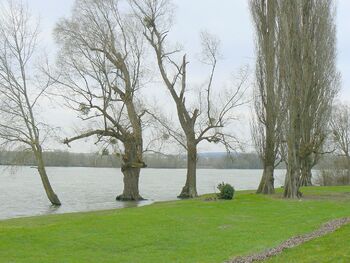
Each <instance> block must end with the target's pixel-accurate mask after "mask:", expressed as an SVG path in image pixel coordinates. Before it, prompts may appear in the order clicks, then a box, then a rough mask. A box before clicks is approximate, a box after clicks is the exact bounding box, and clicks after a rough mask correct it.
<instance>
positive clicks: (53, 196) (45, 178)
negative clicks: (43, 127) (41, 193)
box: [34, 146, 61, 206]
mask: <svg viewBox="0 0 350 263" xmlns="http://www.w3.org/2000/svg"><path fill="white" fill-rule="evenodd" d="M39 148H40V146H39ZM34 155H35V159H36V162H37V165H38V172H39V175H40V178H41V181H42V183H43V186H44V189H45V192H46V195H47V197H48V198H49V200H50V202H51V203H52V204H53V205H57V206H59V205H61V202H60V200H59V199H58V196H57V195H56V194H55V192H54V191H53V189H52V187H51V184H50V181H49V178H48V176H47V174H46V169H45V164H44V160H43V156H42V151H41V149H39V150H35V151H34Z"/></svg>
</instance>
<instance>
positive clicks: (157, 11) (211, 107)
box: [130, 0, 247, 198]
mask: <svg viewBox="0 0 350 263" xmlns="http://www.w3.org/2000/svg"><path fill="white" fill-rule="evenodd" d="M130 2H131V3H132V5H133V7H134V10H135V13H136V15H137V17H138V18H139V20H140V22H141V23H142V25H143V27H144V36H145V39H147V41H148V42H149V44H150V45H151V47H152V48H153V51H154V54H155V58H156V63H157V64H158V68H159V72H160V75H161V78H162V80H163V83H164V84H165V87H166V88H167V90H168V91H169V94H170V96H171V98H172V100H173V101H174V103H175V105H176V111H177V117H178V121H179V123H180V126H181V129H180V130H179V131H178V130H175V129H174V127H172V126H171V125H169V124H166V123H162V125H163V127H166V128H167V130H168V132H169V135H170V136H173V137H174V138H175V140H176V141H177V142H178V143H179V144H180V145H181V146H183V147H184V149H185V150H186V152H187V176H186V183H185V186H184V187H183V189H182V191H181V193H180V195H179V197H180V198H192V197H195V196H197V187H196V167H197V166H196V165H197V147H198V144H200V143H201V142H203V141H207V142H214V143H223V144H224V145H225V146H226V147H227V148H230V147H232V146H233V147H234V144H235V145H236V144H237V138H235V137H234V136H232V135H230V134H228V133H227V132H225V130H224V127H226V126H228V125H229V123H230V122H231V121H232V120H233V119H235V116H234V114H233V109H234V108H236V107H238V106H240V105H241V104H242V103H243V101H242V94H243V90H244V88H243V84H244V83H245V80H246V79H247V74H246V72H244V73H243V75H242V76H241V77H242V78H241V79H240V81H239V84H238V86H237V88H236V89H234V90H231V91H230V92H228V93H226V94H222V97H221V100H217V101H216V100H215V98H214V92H213V91H212V88H213V80H214V75H215V69H216V66H217V60H218V56H219V41H218V39H216V38H215V37H212V36H211V35H209V34H207V33H204V34H202V46H203V62H204V63H205V64H207V65H209V66H210V68H211V70H210V73H209V76H208V81H207V84H206V85H205V88H204V90H202V91H201V92H199V96H198V97H199V98H200V99H199V102H198V103H196V104H195V105H189V102H188V101H187V102H186V94H187V92H188V86H187V85H188V83H187V74H188V72H187V65H188V61H187V58H186V54H182V56H180V58H179V54H180V52H181V50H179V49H171V48H169V43H167V35H168V33H169V30H170V28H171V20H172V19H171V18H172V5H171V2H170V1H168V0H146V1H138V0H130ZM177 59H179V61H178V62H176V60H177ZM188 100H189V98H188ZM233 143H234V144H233Z"/></svg>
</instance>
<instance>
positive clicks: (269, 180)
mask: <svg viewBox="0 0 350 263" xmlns="http://www.w3.org/2000/svg"><path fill="white" fill-rule="evenodd" d="M273 173H274V167H273V165H269V166H265V167H264V171H263V175H262V177H261V181H260V184H259V187H258V190H257V191H256V192H257V193H258V194H274V193H275V188H274V176H273Z"/></svg>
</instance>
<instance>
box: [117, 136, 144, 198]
mask: <svg viewBox="0 0 350 263" xmlns="http://www.w3.org/2000/svg"><path fill="white" fill-rule="evenodd" d="M124 148H125V153H124V155H123V164H122V168H121V170H122V173H123V175H124V178H123V181H124V190H123V193H122V194H121V195H119V196H117V198H116V200H119V201H139V200H143V198H142V197H141V195H140V193H139V178H140V171H141V168H144V167H146V165H145V163H144V162H143V161H142V140H137V139H136V138H129V140H127V141H126V142H124Z"/></svg>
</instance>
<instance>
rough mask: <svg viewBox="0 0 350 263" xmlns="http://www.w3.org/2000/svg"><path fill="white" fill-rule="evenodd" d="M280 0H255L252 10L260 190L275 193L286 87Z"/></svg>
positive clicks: (253, 130)
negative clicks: (282, 74)
mask: <svg viewBox="0 0 350 263" xmlns="http://www.w3.org/2000/svg"><path fill="white" fill-rule="evenodd" d="M278 8H279V1H278V0H251V1H250V10H251V14H252V17H253V22H254V26H255V32H256V33H255V35H256V59H257V61H256V73H255V74H256V88H255V96H254V106H255V107H254V109H255V114H256V118H255V120H254V121H253V124H252V135H253V139H254V142H255V146H256V148H257V151H258V153H259V156H260V158H261V160H262V163H263V167H264V170H263V175H262V178H261V181H260V184H259V187H258V190H257V193H263V194H273V193H274V192H275V189H274V169H275V167H276V166H277V165H278V163H279V162H280V159H279V158H278V153H279V146H280V141H281V137H282V134H281V132H282V127H281V126H282V121H283V120H284V115H285V109H284V104H285V103H284V98H283V95H284V90H283V86H282V85H281V79H280V72H279V67H278V66H279V64H278V49H279V42H278V23H277V15H278V12H279V11H278Z"/></svg>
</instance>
